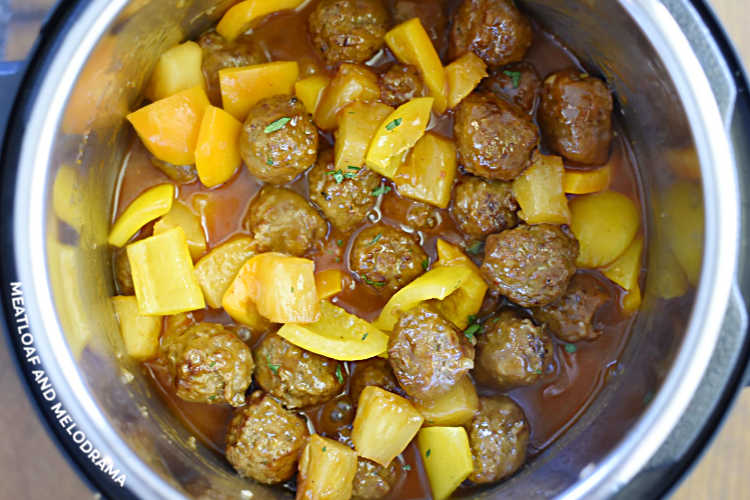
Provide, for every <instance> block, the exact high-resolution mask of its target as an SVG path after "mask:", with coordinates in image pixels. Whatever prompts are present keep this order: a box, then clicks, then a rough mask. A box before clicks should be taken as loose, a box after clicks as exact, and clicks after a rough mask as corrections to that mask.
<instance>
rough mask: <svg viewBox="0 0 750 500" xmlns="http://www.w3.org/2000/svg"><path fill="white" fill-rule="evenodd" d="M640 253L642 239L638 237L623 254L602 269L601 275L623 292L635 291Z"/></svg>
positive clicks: (641, 251)
mask: <svg viewBox="0 0 750 500" xmlns="http://www.w3.org/2000/svg"><path fill="white" fill-rule="evenodd" d="M642 253H643V237H642V236H639V237H637V238H636V239H635V240H633V242H632V243H631V244H630V246H629V247H628V249H627V250H625V253H623V254H622V255H620V256H619V257H618V258H617V259H616V260H615V261H614V262H612V263H611V264H610V265H608V266H607V267H605V268H603V269H602V274H604V276H606V277H607V278H609V279H610V280H612V281H614V282H615V283H617V284H618V285H620V286H621V287H622V288H624V289H625V290H635V288H636V287H637V286H638V277H639V276H640V274H641V263H642V261H641V254H642Z"/></svg>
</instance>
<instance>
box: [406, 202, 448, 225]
mask: <svg viewBox="0 0 750 500" xmlns="http://www.w3.org/2000/svg"><path fill="white" fill-rule="evenodd" d="M440 222H441V215H440V211H439V210H438V209H437V208H435V207H433V206H432V205H428V204H427V203H422V202H421V201H413V200H412V201H411V202H410V203H409V206H408V208H407V209H406V223H407V224H408V225H409V226H410V227H413V228H414V229H416V230H418V231H430V230H432V229H435V228H436V227H437V226H438V225H440Z"/></svg>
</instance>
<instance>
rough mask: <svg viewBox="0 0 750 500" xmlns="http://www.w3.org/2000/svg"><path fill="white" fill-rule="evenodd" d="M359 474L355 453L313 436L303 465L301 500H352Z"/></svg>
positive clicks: (301, 466) (305, 451) (301, 465)
mask: <svg viewBox="0 0 750 500" xmlns="http://www.w3.org/2000/svg"><path fill="white" fill-rule="evenodd" d="M356 474H357V454H356V453H355V452H354V450H352V449H351V448H349V447H348V446H345V445H343V444H341V443H339V442H336V441H334V440H332V439H328V438H324V437H321V436H319V435H318V434H313V435H312V436H310V441H309V442H308V443H307V446H306V447H305V450H304V451H303V452H302V457H301V458H300V462H299V476H298V478H297V484H298V486H297V500H349V498H351V496H352V489H353V484H354V476H355V475H356Z"/></svg>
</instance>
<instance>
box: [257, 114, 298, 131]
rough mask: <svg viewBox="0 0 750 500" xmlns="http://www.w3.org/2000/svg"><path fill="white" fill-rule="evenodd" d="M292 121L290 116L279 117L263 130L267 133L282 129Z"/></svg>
mask: <svg viewBox="0 0 750 500" xmlns="http://www.w3.org/2000/svg"><path fill="white" fill-rule="evenodd" d="M290 121H292V119H291V118H289V117H288V116H285V117H283V118H279V119H278V120H276V121H274V122H271V123H270V124H269V125H268V126H267V127H266V128H265V129H263V132H265V133H266V134H270V133H273V132H276V131H278V130H281V129H282V128H284V127H286V124H287V123H289V122H290Z"/></svg>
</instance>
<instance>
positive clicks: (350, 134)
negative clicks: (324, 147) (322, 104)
mask: <svg viewBox="0 0 750 500" xmlns="http://www.w3.org/2000/svg"><path fill="white" fill-rule="evenodd" d="M391 113H393V108H392V107H390V106H386V105H385V104H382V103H379V102H374V103H364V102H355V103H352V104H350V105H348V106H347V107H345V108H344V109H342V110H341V111H339V114H338V124H339V127H338V130H337V131H336V142H335V144H334V150H333V152H334V159H335V164H336V168H337V169H341V170H342V171H344V172H345V171H346V169H347V167H349V166H353V167H361V166H362V165H364V164H365V156H367V148H368V147H370V143H371V142H372V138H373V137H374V136H375V132H377V131H378V128H379V127H380V124H381V123H383V120H385V119H386V118H388V116H389V115H390V114H391Z"/></svg>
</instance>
